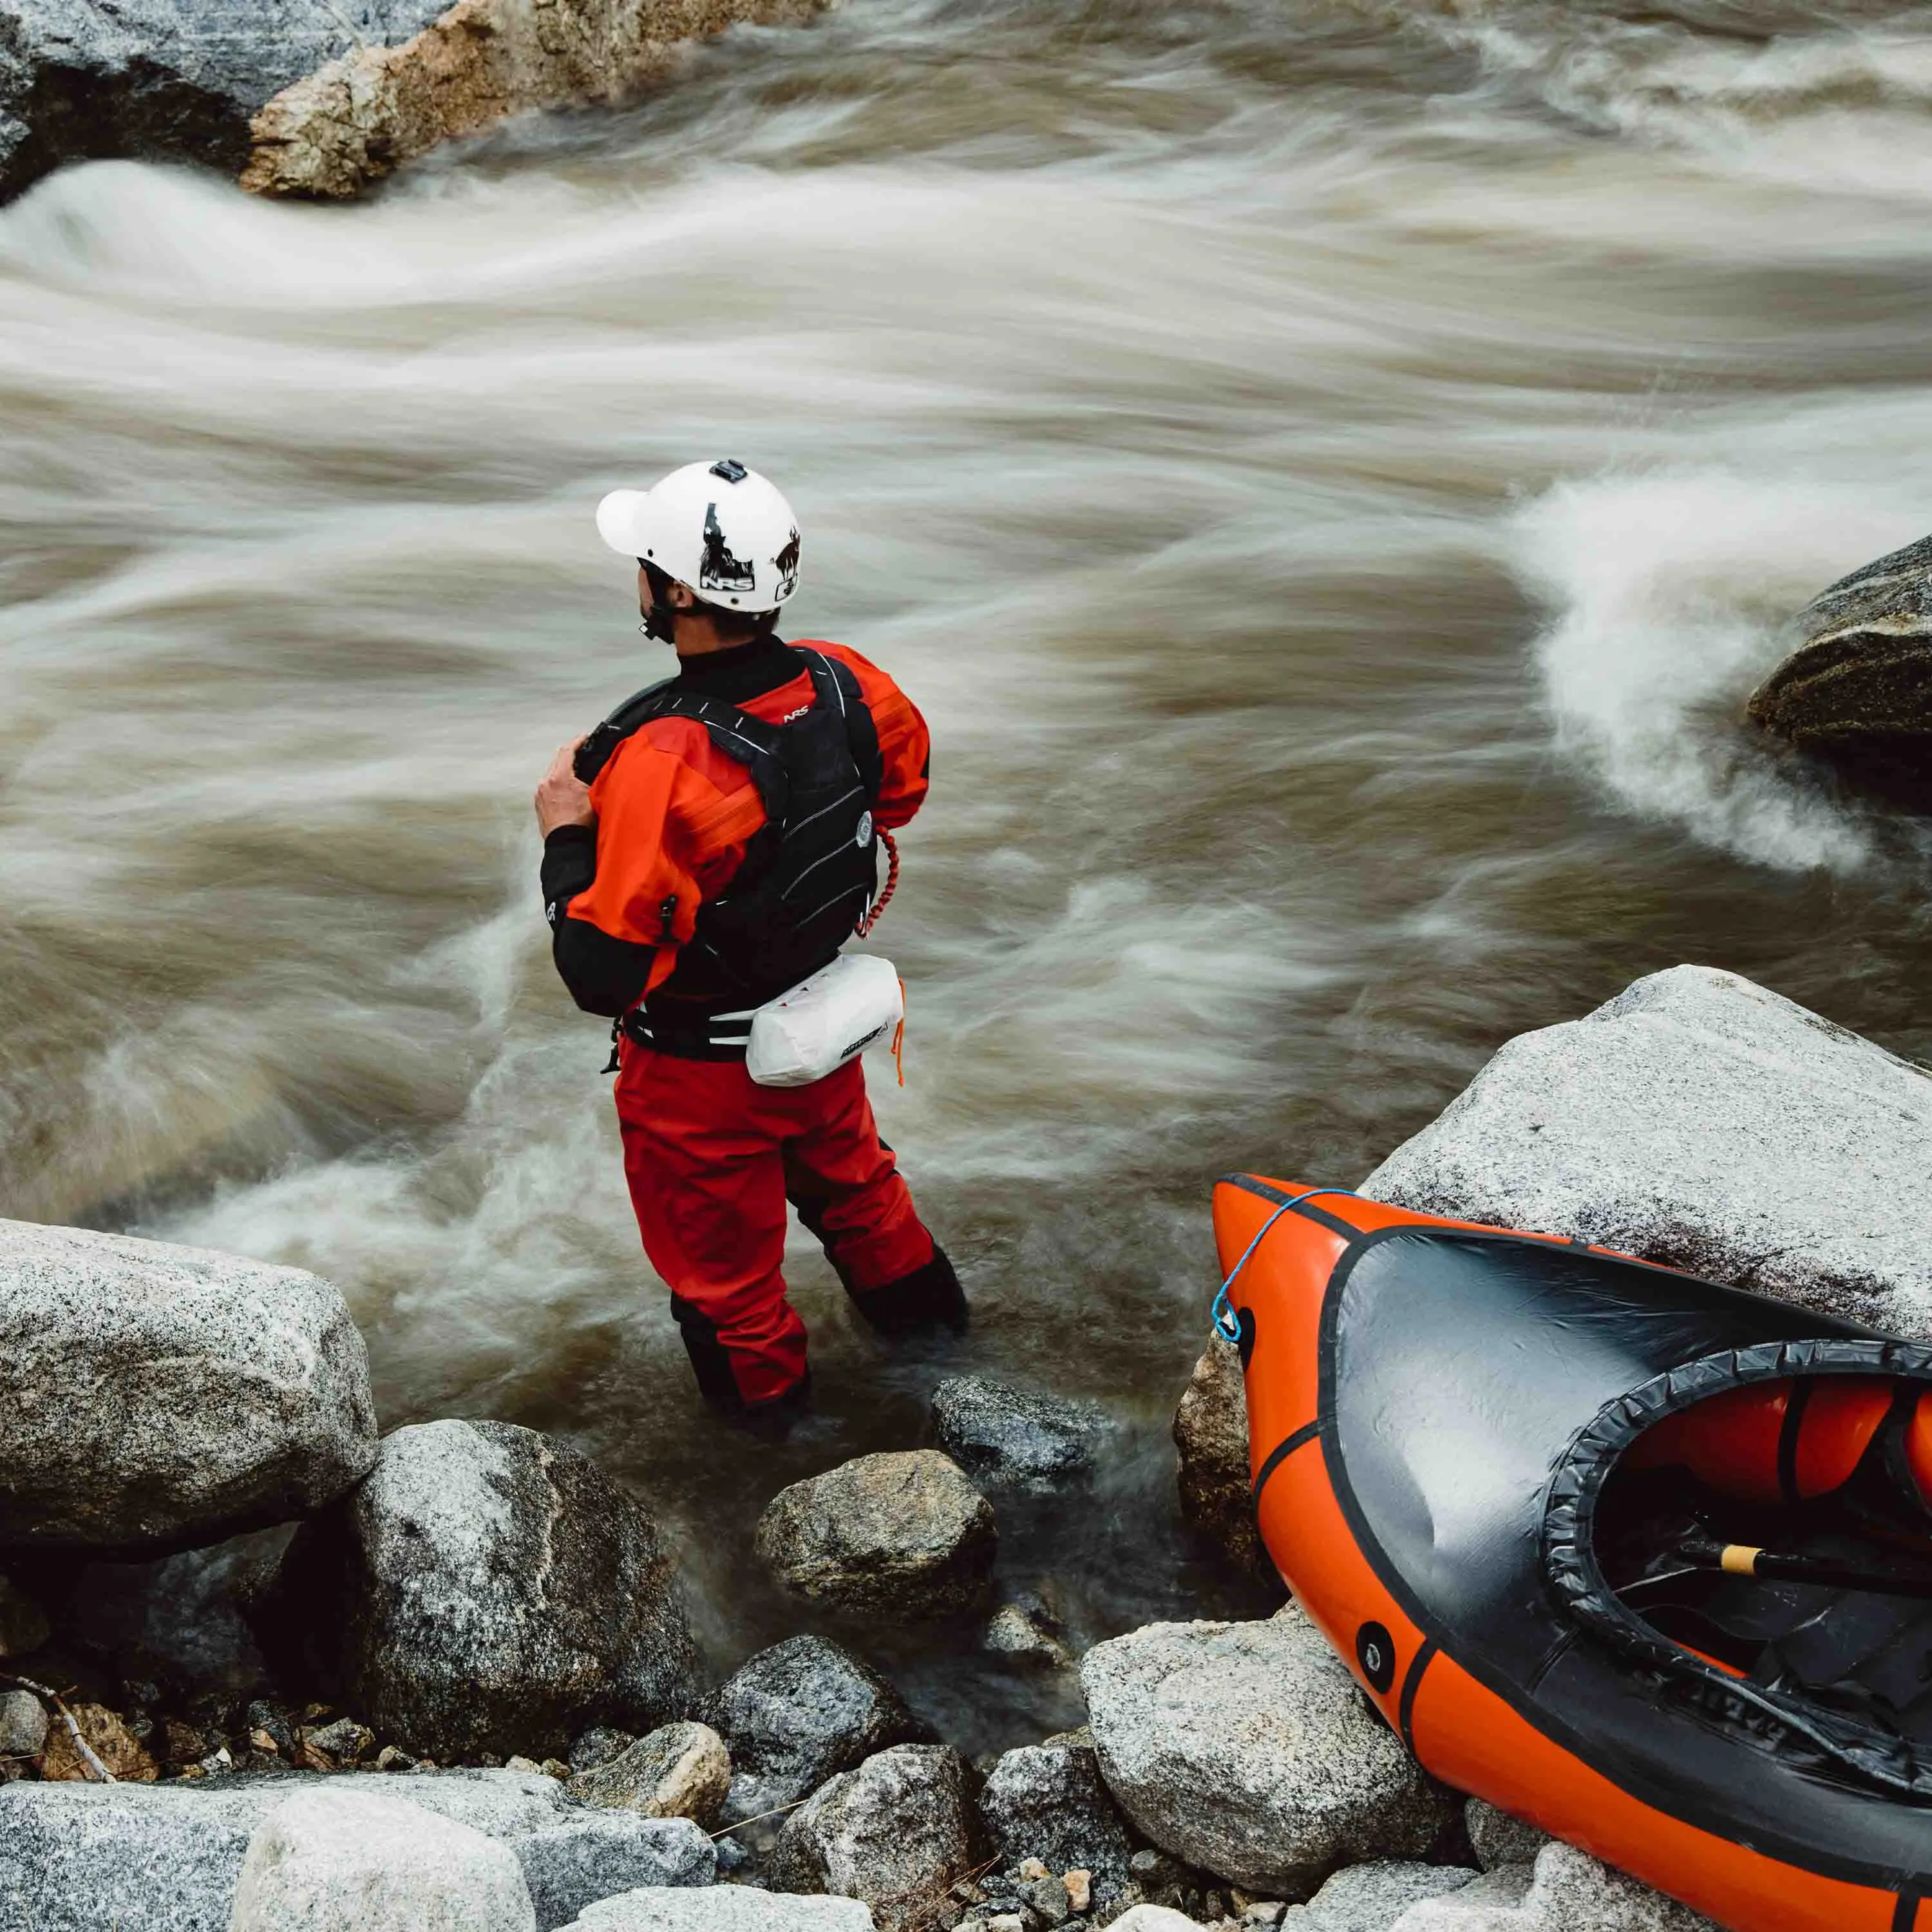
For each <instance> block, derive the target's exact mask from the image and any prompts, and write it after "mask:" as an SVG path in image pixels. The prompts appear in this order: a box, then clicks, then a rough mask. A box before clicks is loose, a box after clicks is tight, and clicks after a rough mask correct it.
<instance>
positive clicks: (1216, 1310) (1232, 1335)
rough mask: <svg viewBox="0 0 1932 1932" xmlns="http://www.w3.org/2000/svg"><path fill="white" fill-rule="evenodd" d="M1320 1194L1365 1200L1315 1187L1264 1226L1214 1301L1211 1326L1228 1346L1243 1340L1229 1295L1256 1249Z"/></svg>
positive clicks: (1347, 1191)
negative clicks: (1278, 1225) (1290, 1213)
mask: <svg viewBox="0 0 1932 1932" xmlns="http://www.w3.org/2000/svg"><path fill="white" fill-rule="evenodd" d="M1318 1194H1346V1196H1348V1197H1349V1199H1350V1200H1351V1201H1360V1200H1362V1199H1364V1198H1365V1197H1364V1196H1362V1195H1360V1194H1358V1193H1356V1192H1355V1190H1354V1189H1353V1188H1352V1187H1311V1188H1310V1189H1309V1190H1308V1191H1307V1193H1305V1194H1298V1195H1297V1196H1295V1199H1293V1200H1292V1201H1284V1202H1283V1203H1282V1204H1281V1205H1280V1207H1279V1208H1277V1209H1276V1210H1275V1211H1274V1213H1273V1214H1271V1215H1270V1216H1269V1217H1268V1219H1267V1220H1265V1221H1264V1222H1263V1223H1262V1225H1261V1231H1260V1232H1259V1234H1257V1235H1256V1236H1255V1238H1254V1239H1253V1241H1250V1243H1249V1244H1248V1245H1247V1247H1246V1248H1245V1249H1244V1250H1242V1253H1241V1259H1240V1260H1239V1261H1238V1262H1236V1263H1235V1265H1234V1266H1233V1267H1232V1268H1230V1269H1229V1271H1228V1278H1227V1280H1226V1281H1224V1282H1223V1283H1222V1284H1221V1292H1220V1293H1219V1294H1218V1295H1216V1296H1215V1298H1214V1307H1212V1308H1211V1309H1210V1310H1208V1325H1209V1327H1211V1328H1212V1329H1213V1330H1214V1332H1215V1334H1217V1335H1218V1336H1220V1338H1221V1339H1222V1340H1223V1341H1224V1342H1238V1341H1240V1340H1241V1322H1240V1319H1239V1318H1238V1316H1236V1315H1235V1311H1234V1310H1233V1308H1232V1307H1231V1306H1230V1305H1229V1301H1228V1291H1229V1289H1231V1288H1232V1287H1233V1286H1234V1285H1235V1281H1236V1280H1238V1278H1239V1277H1240V1274H1241V1271H1242V1269H1244V1268H1246V1267H1247V1265H1248V1263H1249V1262H1250V1261H1251V1260H1252V1259H1253V1258H1254V1252H1255V1250H1256V1249H1257V1248H1258V1247H1260V1246H1261V1244H1262V1242H1263V1241H1265V1240H1266V1239H1267V1238H1268V1230H1269V1229H1271V1228H1272V1227H1273V1226H1274V1224H1275V1223H1277V1221H1279V1220H1280V1219H1281V1217H1283V1215H1284V1214H1286V1213H1287V1212H1288V1211H1289V1209H1290V1208H1299V1207H1300V1206H1301V1204H1302V1203H1303V1202H1304V1201H1313V1199H1315V1197H1316V1195H1318Z"/></svg>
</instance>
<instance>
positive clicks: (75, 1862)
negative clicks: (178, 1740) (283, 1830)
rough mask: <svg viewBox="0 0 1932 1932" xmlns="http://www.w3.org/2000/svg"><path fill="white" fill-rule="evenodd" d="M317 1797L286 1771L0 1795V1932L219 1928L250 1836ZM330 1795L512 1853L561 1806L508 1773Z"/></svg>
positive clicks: (372, 1779) (547, 1783)
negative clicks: (379, 1806) (466, 1833)
mask: <svg viewBox="0 0 1932 1932" xmlns="http://www.w3.org/2000/svg"><path fill="white" fill-rule="evenodd" d="M314 1788H315V1784H314V1779H313V1778H304V1777H302V1776H299V1775H294V1774H289V1775H281V1776H272V1777H266V1778H248V1777H238V1778H223V1779H221V1780H220V1781H218V1782H214V1783H208V1784H10V1785H7V1786H6V1787H4V1788H0V1932H101V1928H102V1927H104V1926H113V1927H115V1928H116V1932H228V1921H229V1909H230V1908H231V1906H232V1905H233V1902H234V1897H235V1888H236V1884H237V1882H238V1881H239V1879H240V1877H241V1875H242V1860H243V1858H244V1857H245V1855H246V1853H247V1852H248V1841H249V1839H250V1838H251V1835H253V1834H254V1830H255V1828H256V1827H257V1826H258V1825H259V1824H260V1823H261V1822H262V1820H263V1818H265V1817H266V1816H267V1815H268V1814H269V1813H270V1812H271V1811H274V1810H275V1808H276V1807H277V1806H278V1805H283V1804H285V1803H287V1801H288V1800H289V1799H290V1798H291V1797H293V1796H297V1795H299V1794H300V1793H303V1792H305V1791H309V1790H314ZM329 1790H330V1791H331V1792H332V1793H334V1792H346V1793H374V1795H376V1796H390V1797H393V1796H398V1795H401V1796H406V1797H407V1798H408V1799H409V1800H410V1802H411V1803H413V1804H414V1805H419V1806H420V1807H421V1808H422V1809H423V1810H425V1811H431V1812H434V1814H436V1815H437V1817H440V1818H447V1819H450V1820H454V1821H455V1822H456V1823H459V1824H463V1825H466V1826H469V1827H471V1828H472V1829H474V1830H475V1831H478V1832H482V1833H483V1834H484V1835H485V1836H486V1837H489V1838H500V1839H503V1840H505V1841H508V1843H509V1844H510V1845H511V1848H512V1849H514V1847H515V1846H516V1843H517V1841H518V1840H519V1839H520V1838H523V1837H526V1836H527V1835H529V1834H531V1833H533V1832H541V1831H542V1830H544V1829H546V1828H547V1827H548V1826H553V1825H554V1824H556V1823H557V1821H558V1820H559V1817H562V1815H563V1814H564V1811H565V1798H564V1795H563V1787H562V1786H561V1785H559V1784H556V1782H555V1781H553V1780H552V1779H550V1778H544V1777H541V1776H536V1775H526V1774H522V1773H519V1772H511V1771H460V1772H455V1771H452V1772H409V1773H405V1774H403V1775H384V1774H383V1773H382V1772H368V1773H355V1772H345V1773H344V1774H343V1775H341V1776H339V1777H335V1778H331V1779H330V1780H329Z"/></svg>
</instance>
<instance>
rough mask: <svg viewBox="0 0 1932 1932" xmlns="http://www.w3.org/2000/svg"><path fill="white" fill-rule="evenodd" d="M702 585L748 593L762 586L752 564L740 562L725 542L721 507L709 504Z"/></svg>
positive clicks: (699, 583) (700, 572)
mask: <svg viewBox="0 0 1932 1932" xmlns="http://www.w3.org/2000/svg"><path fill="white" fill-rule="evenodd" d="M697 587H698V589H700V590H724V591H730V592H750V591H751V590H754V589H756V588H757V571H755V570H754V568H752V566H751V565H750V564H748V563H740V562H739V561H738V559H736V557H735V556H733V555H732V554H731V550H730V545H729V544H727V543H726V542H725V541H724V526H722V525H721V523H719V522H718V505H716V504H715V503H712V504H709V505H706V508H705V512H704V561H703V563H702V564H701V565H700V566H699V568H698V574H697Z"/></svg>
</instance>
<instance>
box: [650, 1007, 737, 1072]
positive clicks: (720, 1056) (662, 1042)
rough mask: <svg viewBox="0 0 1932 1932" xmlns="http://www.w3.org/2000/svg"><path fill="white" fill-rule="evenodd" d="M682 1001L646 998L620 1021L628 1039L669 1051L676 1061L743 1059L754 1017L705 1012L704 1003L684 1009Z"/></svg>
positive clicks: (659, 1051) (664, 1051)
mask: <svg viewBox="0 0 1932 1932" xmlns="http://www.w3.org/2000/svg"><path fill="white" fill-rule="evenodd" d="M684 1005H685V1002H683V1001H670V1000H659V1001H655V1002H653V1001H646V1002H645V1004H643V1005H642V1006H639V1007H632V1008H631V1010H630V1011H629V1012H628V1013H626V1014H625V1016H624V1017H623V1019H622V1020H621V1021H620V1022H619V1025H620V1026H622V1028H623V1031H624V1037H625V1039H627V1040H631V1041H632V1042H634V1043H635V1044H636V1045H637V1046H643V1047H648V1048H649V1049H650V1050H651V1052H653V1053H667V1054H669V1055H670V1056H671V1057H672V1058H673V1059H676V1060H742V1059H743V1058H744V1057H745V1043H746V1041H747V1040H749V1038H750V1037H751V1016H752V1013H753V1012H754V1009H753V1008H751V1007H746V1008H745V1010H744V1011H743V1012H742V1013H706V1011H704V1010H703V1008H702V1007H694V1010H691V1011H688V1012H685V1011H681V1010H680V1008H682V1007H683V1006H684Z"/></svg>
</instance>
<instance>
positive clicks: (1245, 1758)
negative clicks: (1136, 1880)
mask: <svg viewBox="0 0 1932 1932" xmlns="http://www.w3.org/2000/svg"><path fill="white" fill-rule="evenodd" d="M1081 1681H1082V1685H1083V1686H1084V1687H1085V1691H1086V1693H1087V1704H1088V1711H1089V1712H1090V1713H1091V1716H1092V1719H1093V1727H1094V1743H1095V1745H1096V1747H1097V1750H1098V1752H1099V1754H1100V1769H1101V1774H1102V1775H1103V1777H1104V1778H1105V1779H1106V1783H1107V1786H1108V1788H1109V1790H1111V1791H1112V1793H1113V1794H1114V1796H1115V1799H1117V1800H1118V1802H1119V1804H1120V1805H1121V1808H1122V1809H1123V1811H1125V1812H1126V1814H1127V1816H1128V1817H1129V1818H1130V1819H1131V1820H1132V1821H1133V1823H1134V1824H1135V1825H1136V1826H1137V1827H1138V1828H1139V1829H1140V1830H1141V1831H1142V1832H1145V1834H1146V1835H1147V1836H1148V1838H1151V1840H1152V1841H1154V1843H1156V1844H1157V1845H1160V1846H1163V1847H1165V1848H1166V1849H1167V1850H1169V1851H1170V1852H1173V1853H1174V1854H1175V1855H1176V1856H1177V1857H1178V1858H1184V1859H1185V1860H1186V1861H1187V1862H1188V1863H1189V1864H1193V1865H1198V1866H1199V1867H1202V1869H1204V1870H1207V1871H1210V1872H1212V1873H1214V1874H1215V1875H1216V1876H1219V1877H1221V1878H1224V1879H1229V1880H1232V1882H1234V1883H1235V1884H1237V1885H1241V1886H1243V1887H1244V1888H1247V1889H1248V1890H1250V1891H1255V1892H1259V1893H1262V1894H1265V1895H1267V1896H1268V1897H1274V1898H1283V1899H1287V1900H1303V1899H1306V1898H1307V1897H1308V1896H1309V1895H1310V1894H1311V1893H1312V1892H1313V1891H1314V1890H1315V1889H1316V1886H1317V1885H1319V1884H1320V1882H1322V1879H1324V1878H1325V1877H1326V1876H1328V1873H1330V1872H1331V1871H1332V1870H1334V1869H1335V1868H1336V1867H1337V1866H1338V1865H1342V1864H1358V1863H1361V1862H1363V1861H1367V1860H1370V1859H1376V1858H1395V1859H1419V1858H1425V1857H1427V1855H1429V1853H1430V1851H1431V1850H1432V1849H1433V1847H1434V1846H1435V1845H1436V1842H1437V1841H1438V1839H1439V1838H1441V1837H1442V1835H1443V1834H1444V1833H1445V1831H1446V1830H1447V1829H1449V1828H1450V1827H1451V1826H1452V1824H1453V1823H1454V1820H1455V1817H1456V1802H1455V1801H1454V1799H1452V1798H1451V1795H1450V1794H1449V1793H1448V1792H1446V1791H1445V1790H1444V1789H1443V1788H1442V1787H1441V1786H1439V1785H1438V1784H1436V1783H1435V1781H1433V1779H1431V1778H1429V1777H1428V1776H1427V1774H1426V1773H1424V1772H1423V1771H1422V1770H1421V1768H1420V1767H1419V1766H1418V1765H1417V1764H1416V1763H1415V1760H1413V1759H1412V1758H1411V1757H1409V1754H1408V1753H1407V1752H1406V1751H1405V1750H1404V1749H1403V1747H1402V1745H1401V1742H1400V1740H1399V1739H1397V1737H1396V1736H1395V1735H1394V1733H1393V1732H1391V1730H1389V1729H1388V1727H1387V1726H1386V1725H1385V1724H1382V1723H1381V1722H1379V1721H1378V1720H1377V1719H1376V1718H1373V1717H1371V1716H1370V1715H1369V1712H1368V1711H1367V1709H1366V1707H1365V1706H1364V1702H1363V1700H1362V1699H1361V1697H1360V1696H1359V1695H1358V1692H1357V1690H1356V1688H1355V1680H1354V1679H1353V1678H1352V1677H1351V1676H1350V1675H1349V1672H1348V1671H1347V1670H1346V1668H1345V1667H1344V1666H1343V1664H1342V1663H1341V1661H1340V1659H1338V1658H1337V1657H1336V1656H1335V1655H1334V1652H1332V1651H1331V1649H1329V1648H1328V1644H1327V1643H1326V1642H1325V1640H1323V1639H1322V1636H1321V1634H1319V1632H1318V1631H1316V1629H1315V1628H1314V1626H1313V1625H1312V1624H1310V1622H1308V1621H1307V1618H1306V1617H1304V1616H1303V1615H1302V1613H1301V1611H1300V1610H1298V1609H1296V1608H1295V1607H1294V1606H1293V1605H1292V1604H1291V1605H1290V1606H1289V1607H1288V1608H1286V1610H1283V1611H1282V1612H1281V1613H1280V1615H1278V1616H1274V1617H1272V1618H1270V1619H1268V1620H1267V1621H1266V1622H1260V1623H1247V1624H1213V1623H1196V1624H1151V1625H1148V1626H1147V1627H1146V1628H1144V1629H1142V1630H1139V1631H1133V1632H1132V1633H1131V1634H1129V1635H1127V1636H1126V1637H1116V1638H1115V1639H1114V1640H1112V1642H1110V1643H1103V1644H1100V1645H1097V1646H1095V1648H1094V1649H1092V1650H1091V1651H1089V1652H1088V1653H1087V1655H1086V1657H1085V1659H1084V1660H1083V1661H1082V1665H1081Z"/></svg>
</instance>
